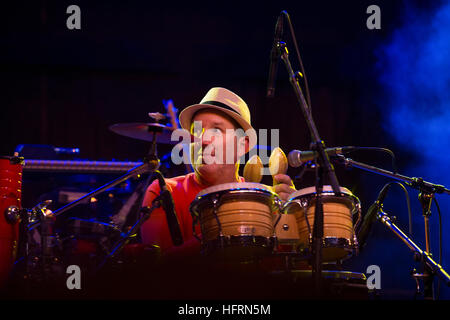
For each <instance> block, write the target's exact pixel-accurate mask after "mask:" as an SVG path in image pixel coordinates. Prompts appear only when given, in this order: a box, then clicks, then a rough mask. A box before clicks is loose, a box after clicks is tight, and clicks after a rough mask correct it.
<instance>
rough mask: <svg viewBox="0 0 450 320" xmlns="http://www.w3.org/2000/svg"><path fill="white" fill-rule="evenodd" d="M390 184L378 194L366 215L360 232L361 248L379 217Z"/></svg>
mask: <svg viewBox="0 0 450 320" xmlns="http://www.w3.org/2000/svg"><path fill="white" fill-rule="evenodd" d="M390 186H391V185H390V184H387V185H385V186H384V188H383V189H382V190H381V191H380V193H379V194H378V198H377V200H376V201H375V202H374V203H373V204H372V205H371V206H370V207H369V209H368V210H367V213H366V215H365V216H364V220H363V222H362V224H361V228H360V229H359V232H358V243H359V246H360V248H362V247H363V246H364V245H365V243H366V240H367V237H368V236H369V233H370V230H371V229H372V224H373V222H374V221H375V219H376V218H377V213H378V211H379V210H380V209H381V207H382V205H383V202H384V199H385V198H386V195H387V192H388V190H389V188H390Z"/></svg>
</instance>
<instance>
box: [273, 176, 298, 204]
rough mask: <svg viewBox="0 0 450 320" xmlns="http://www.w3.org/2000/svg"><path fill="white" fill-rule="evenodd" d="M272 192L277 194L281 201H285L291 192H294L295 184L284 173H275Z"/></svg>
mask: <svg viewBox="0 0 450 320" xmlns="http://www.w3.org/2000/svg"><path fill="white" fill-rule="evenodd" d="M273 182H274V183H273V184H274V186H273V188H272V189H273V192H275V193H276V194H278V196H279V197H280V199H281V200H282V201H287V200H288V199H289V196H290V195H291V193H293V192H295V191H296V190H295V186H294V183H293V182H292V180H291V178H290V177H289V176H288V175H286V174H277V175H275V176H274V177H273Z"/></svg>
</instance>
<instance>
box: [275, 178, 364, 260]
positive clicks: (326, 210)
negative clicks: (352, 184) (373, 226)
mask: <svg viewBox="0 0 450 320" xmlns="http://www.w3.org/2000/svg"><path fill="white" fill-rule="evenodd" d="M341 194H342V195H341V196H336V195H335V194H334V192H333V190H332V188H331V186H329V185H326V186H323V191H322V194H321V195H322V202H323V232H324V233H323V236H324V239H323V246H322V257H323V262H325V263H327V262H336V261H341V260H344V259H347V258H349V257H350V256H352V255H353V254H354V253H355V252H356V251H357V250H358V242H357V238H356V232H355V230H356V226H357V225H358V224H359V222H360V219H361V204H360V201H359V199H358V198H357V197H356V196H355V195H353V193H352V192H351V191H350V190H348V189H347V188H344V187H341ZM315 203H316V188H315V187H309V188H305V189H301V190H298V191H296V192H294V193H293V194H292V195H291V198H290V199H289V200H288V202H287V203H286V204H285V206H284V208H283V211H284V212H285V213H287V214H294V215H295V217H296V222H297V228H298V234H299V248H300V250H304V251H305V252H306V251H308V250H311V247H312V246H311V245H312V236H313V228H314V214H315V207H316V205H315ZM305 249H306V250H305Z"/></svg>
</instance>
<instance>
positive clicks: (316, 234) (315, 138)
mask: <svg viewBox="0 0 450 320" xmlns="http://www.w3.org/2000/svg"><path fill="white" fill-rule="evenodd" d="M276 47H277V52H278V56H280V57H281V59H282V60H283V62H284V64H285V66H286V69H287V72H288V74H289V81H290V83H291V85H292V87H293V88H294V92H295V95H296V96H297V100H298V102H299V104H300V106H301V109H302V112H303V116H304V117H305V119H306V123H307V124H308V128H309V131H310V134H311V138H312V143H311V149H313V150H314V151H316V152H317V153H318V157H317V162H318V166H317V171H316V172H317V176H316V206H315V212H314V228H313V229H314V230H313V258H314V263H313V264H312V265H313V272H312V273H313V278H314V283H315V289H316V294H317V295H318V296H320V294H321V281H322V280H321V277H322V245H323V203H322V194H321V193H322V188H323V180H324V179H323V178H324V177H325V176H327V177H328V179H329V181H330V184H331V187H332V189H333V192H334V194H335V195H336V196H340V195H341V191H340V186H339V183H338V180H337V177H336V174H335V172H334V167H333V165H332V164H331V162H330V159H329V157H328V154H327V153H326V152H325V143H324V142H323V141H322V139H320V136H319V133H318V131H317V128H316V125H315V123H314V120H313V118H312V114H311V112H310V106H308V104H307V102H306V100H305V97H304V95H303V92H302V89H301V87H300V84H299V78H298V75H299V73H298V72H294V71H293V69H292V66H291V63H290V61H289V52H288V50H287V46H286V43H285V42H283V41H279V42H278V43H277V44H276Z"/></svg>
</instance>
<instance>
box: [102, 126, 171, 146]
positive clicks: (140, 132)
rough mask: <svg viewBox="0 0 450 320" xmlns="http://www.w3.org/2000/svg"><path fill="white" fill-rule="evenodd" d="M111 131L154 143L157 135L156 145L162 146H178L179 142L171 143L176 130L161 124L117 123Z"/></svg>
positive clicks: (111, 127) (110, 128)
mask: <svg viewBox="0 0 450 320" xmlns="http://www.w3.org/2000/svg"><path fill="white" fill-rule="evenodd" d="M109 130H111V131H112V132H115V133H117V134H120V135H121V136H125V137H129V138H133V139H138V140H144V141H150V142H152V141H153V137H154V135H155V134H156V143H161V144H177V143H178V141H171V139H170V137H171V136H172V132H173V130H174V128H171V127H167V126H165V125H162V124H160V123H143V122H132V123H116V124H113V125H111V126H110V127H109Z"/></svg>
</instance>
